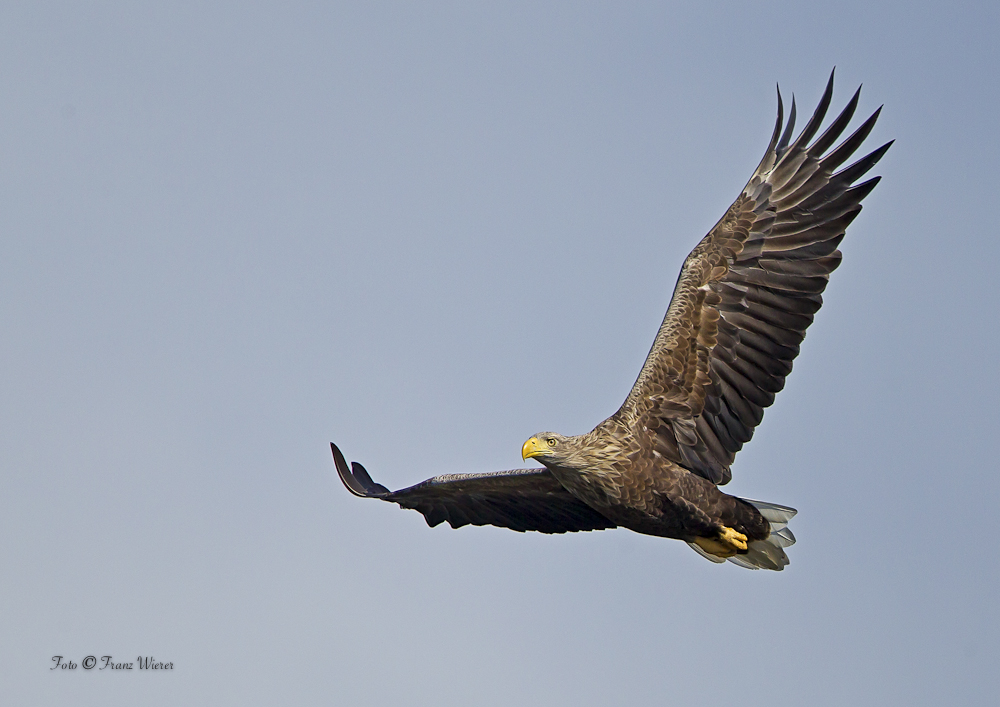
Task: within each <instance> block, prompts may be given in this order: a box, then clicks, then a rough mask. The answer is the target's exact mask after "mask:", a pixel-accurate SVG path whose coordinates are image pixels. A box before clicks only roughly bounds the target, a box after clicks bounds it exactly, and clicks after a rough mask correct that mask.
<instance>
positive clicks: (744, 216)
mask: <svg viewBox="0 0 1000 707" xmlns="http://www.w3.org/2000/svg"><path fill="white" fill-rule="evenodd" d="M860 92H861V89H860V88H859V89H858V91H857V92H856V93H855V94H854V97H853V98H852V99H851V100H850V102H849V103H848V104H847V107H846V108H844V110H843V112H842V113H841V114H840V115H839V116H838V117H837V118H836V120H834V121H833V123H831V124H830V126H829V127H828V128H827V129H826V130H825V131H824V132H823V134H822V135H820V136H819V137H818V138H816V140H815V141H813V142H812V143H811V144H810V141H811V140H812V139H813V137H814V136H815V135H816V133H817V132H818V130H819V127H820V124H821V123H822V122H823V118H824V116H825V115H826V111H827V108H828V107H829V105H830V99H831V97H832V95H833V74H832V73H831V75H830V81H829V83H828V84H827V87H826V91H825V92H824V94H823V97H822V99H821V100H820V103H819V106H818V107H817V108H816V112H815V113H814V114H813V116H812V118H811V119H810V120H809V123H808V124H807V125H806V126H805V128H803V130H802V132H801V133H800V134H799V136H798V137H797V138H796V139H795V141H794V142H792V143H791V144H789V140H790V138H791V135H792V130H793V127H794V124H795V101H794V99H793V101H792V108H791V112H790V115H789V119H788V124H787V126H785V128H784V131H782V122H783V115H782V103H781V93H780V92H779V93H778V119H777V121H776V123H775V127H774V134H773V135H772V137H771V143H770V145H768V148H767V152H766V153H765V154H764V158H763V159H762V160H761V163H760V165H759V166H758V167H757V170H756V171H755V172H754V175H753V177H752V178H751V179H750V181H749V183H748V184H747V185H746V187H745V188H744V189H743V192H742V193H741V194H740V196H739V197H738V198H737V199H736V201H735V202H734V203H733V205H732V206H731V207H730V208H729V210H728V211H727V212H726V214H725V216H723V217H722V219H721V220H720V221H719V222H718V223H717V224H716V225H715V226H714V227H713V228H712V230H711V231H710V232H709V233H708V235H707V236H705V238H704V239H702V241H701V242H700V243H699V244H698V245H697V246H696V247H695V249H694V250H693V251H691V254H690V255H688V257H687V259H686V260H685V262H684V267H683V268H682V270H681V274H680V277H679V278H678V281H677V285H676V287H675V289H674V295H673V299H672V300H671V302H670V307H669V308H668V310H667V313H666V316H665V317H664V319H663V324H662V325H661V326H660V330H659V332H658V333H657V335H656V339H655V341H654V342H653V347H652V349H651V350H650V352H649V356H648V357H647V358H646V362H645V364H644V365H643V367H642V370H641V372H640V373H639V378H638V380H636V383H635V386H634V387H633V388H632V391H631V393H629V396H628V399H626V401H625V403H624V404H623V405H622V407H621V409H620V410H619V411H618V412H617V413H616V414H615V416H613V417H612V418H611V419H610V420H609V422H616V423H618V424H624V425H626V426H628V427H629V428H630V429H631V430H632V432H633V434H634V435H635V436H638V437H640V439H641V443H642V444H643V445H644V446H646V447H647V448H648V449H650V450H651V451H656V452H659V453H660V454H662V455H664V456H667V457H668V458H670V459H673V460H675V461H677V462H679V463H681V464H683V465H684V466H685V467H687V468H688V469H690V470H692V471H694V472H695V473H697V474H699V475H701V476H703V477H705V478H706V479H708V480H710V481H712V482H714V483H717V484H724V483H726V482H727V481H729V480H730V478H731V473H730V470H729V466H730V464H731V463H732V461H733V459H734V457H735V456H736V453H737V452H738V451H739V450H740V449H741V448H742V447H743V444H744V443H745V442H747V441H749V440H750V438H751V437H752V436H753V431H754V428H755V427H756V426H757V425H758V424H760V421H761V418H762V417H763V414H764V408H766V407H768V406H769V405H770V404H771V403H772V402H774V395H775V393H777V392H778V391H779V390H781V389H782V387H784V384H785V377H786V376H787V375H788V374H789V372H791V370H792V360H793V359H794V358H795V356H796V355H797V354H798V352H799V344H800V343H801V342H802V339H803V337H804V336H805V331H806V328H807V327H808V326H809V324H810V323H811V322H812V320H813V315H814V314H815V313H816V311H817V310H818V309H819V308H820V305H821V304H822V303H823V299H822V292H823V290H824V289H825V288H826V283H827V281H828V280H829V276H830V273H831V272H832V271H833V270H834V269H836V267H837V266H838V265H839V264H840V258H841V254H840V251H839V250H837V246H838V245H839V244H840V241H841V240H842V239H843V237H844V230H845V229H846V228H847V226H848V225H849V224H850V223H851V221H853V220H854V217H855V216H857V215H858V213H859V212H860V211H861V200H862V199H864V198H865V197H866V196H867V195H868V194H869V193H870V192H871V190H872V189H874V188H875V185H876V184H877V183H878V181H879V179H880V177H875V178H873V179H869V180H868V181H866V182H864V183H862V184H858V185H857V186H853V185H854V183H855V182H856V181H857V180H858V179H860V178H861V177H862V176H863V175H864V174H865V173H867V172H868V171H869V170H870V169H871V168H872V167H873V166H874V165H875V163H876V162H878V161H879V159H881V157H882V155H884V154H885V152H886V150H888V149H889V146H890V145H891V144H892V143H891V142H889V143H886V144H885V145H883V146H881V147H879V148H878V149H877V150H875V151H873V152H871V153H869V154H868V155H865V156H864V157H862V158H861V159H859V160H858V161H857V162H855V163H854V164H852V165H850V166H849V167H847V168H845V169H843V170H841V171H839V172H838V171H836V170H837V169H839V168H840V166H841V165H842V164H843V163H844V162H846V161H847V160H848V159H849V158H850V157H851V155H852V154H853V153H854V152H855V150H857V149H858V147H859V146H860V145H861V143H862V142H864V140H865V138H866V137H867V136H868V134H869V133H870V132H871V130H872V127H874V125H875V121H876V120H877V119H878V115H879V111H881V108H879V110H877V111H875V113H874V114H873V115H872V116H871V117H869V118H868V120H866V121H865V122H864V123H863V124H862V125H861V126H860V127H859V128H858V129H857V130H856V131H855V132H854V133H853V134H852V135H851V136H850V137H848V138H847V139H846V140H844V141H843V142H842V143H841V144H840V145H838V146H837V147H836V148H834V149H832V150H831V149H830V148H831V147H832V146H833V145H834V143H835V142H836V141H837V140H838V139H839V137H840V135H841V134H842V133H843V131H844V129H845V128H846V127H847V124H848V123H849V122H850V120H851V118H852V116H853V115H854V110H855V108H856V107H857V104H858V97H859V95H860ZM644 432H645V433H646V434H645V435H643V433H644Z"/></svg>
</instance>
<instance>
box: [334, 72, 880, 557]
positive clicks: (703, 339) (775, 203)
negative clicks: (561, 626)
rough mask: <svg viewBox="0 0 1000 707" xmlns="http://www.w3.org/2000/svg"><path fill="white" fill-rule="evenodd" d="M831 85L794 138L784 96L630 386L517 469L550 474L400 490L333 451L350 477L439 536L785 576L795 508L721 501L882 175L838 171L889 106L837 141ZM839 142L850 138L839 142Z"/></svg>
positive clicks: (538, 440)
mask: <svg viewBox="0 0 1000 707" xmlns="http://www.w3.org/2000/svg"><path fill="white" fill-rule="evenodd" d="M832 95H833V74H831V75H830V80H829V82H828V83H827V87H826V91H825V92H824V94H823V97H822V98H821V99H820V102H819V105H818V106H817V108H816V110H815V112H814V113H813V115H812V117H811V118H810V120H809V121H808V122H807V124H806V125H805V127H804V128H803V129H802V131H801V132H800V133H799V134H798V135H797V136H796V137H795V138H794V139H792V135H793V130H794V124H795V101H794V100H793V101H792V106H791V110H790V112H789V118H788V122H787V124H786V123H785V121H784V114H783V106H782V101H781V94H780V92H779V94H778V117H777V120H776V122H775V127H774V132H773V134H772V136H771V141H770V144H769V145H768V147H767V150H766V151H765V153H764V157H763V158H762V159H761V162H760V164H759V165H758V166H757V169H756V170H754V172H753V175H752V176H751V178H750V180H749V181H748V182H747V185H746V186H745V187H744V188H743V190H742V192H740V194H739V195H738V196H737V197H736V199H735V201H733V203H732V205H731V206H730V207H729V208H728V209H727V210H726V212H725V213H724V214H723V216H722V218H721V219H719V221H718V222H717V223H716V224H715V225H714V226H713V227H712V228H711V230H709V232H708V234H707V235H705V237H704V238H702V239H701V241H699V242H698V244H697V245H696V246H695V247H694V249H693V250H692V251H691V253H690V254H689V255H688V257H687V258H686V259H685V261H684V264H683V266H682V268H681V272H680V275H679V276H678V278H677V282H676V285H675V286H674V291H673V296H672V298H671V300H670V304H669V306H668V308H667V312H666V314H665V316H664V318H663V322H662V324H661V325H660V328H659V331H658V332H657V334H656V337H655V339H654V341H653V345H652V347H651V349H650V351H649V354H648V355H647V357H646V360H645V363H644V364H643V366H642V368H641V369H640V371H639V375H638V377H637V379H636V382H635V384H634V385H633V386H632V389H631V391H629V393H628V396H627V397H626V398H625V401H624V403H622V405H621V407H620V408H619V409H618V411H617V412H615V414H614V415H612V416H611V417H609V418H608V419H606V420H604V421H603V422H601V423H600V424H598V425H597V426H596V427H595V428H594V429H593V430H591V431H590V432H588V433H586V434H583V435H577V436H571V437H567V436H563V435H560V434H556V433H554V432H541V433H538V434H536V435H533V436H532V437H530V438H529V439H528V441H526V442H525V443H524V446H523V447H522V449H521V456H522V457H523V458H524V459H534V460H536V461H537V462H540V463H541V464H542V467H541V468H532V469H514V470H511V471H500V472H490V473H478V474H446V475H441V476H435V477H433V478H430V479H427V480H426V481H423V482H421V483H419V484H416V485H415V486H411V487H409V488H406V489H401V490H399V491H390V490H389V489H387V488H386V487H384V486H382V485H380V484H377V483H375V482H374V481H372V479H371V477H370V476H369V475H368V472H367V471H366V470H365V468H364V467H363V466H361V465H360V464H358V463H357V462H354V463H353V464H351V465H350V466H348V464H347V461H346V459H345V458H344V455H343V454H342V453H341V452H340V450H339V449H338V448H337V447H336V445H331V449H332V451H333V456H334V461H335V463H336V467H337V471H338V473H339V474H340V478H341V480H342V481H343V482H344V484H345V486H347V488H348V490H350V491H351V492H352V493H354V494H355V495H357V496H362V497H366V498H379V499H382V500H385V501H390V502H393V503H397V504H399V505H400V506H402V507H403V508H412V509H415V510H417V511H419V512H420V513H422V514H423V515H424V517H425V519H426V520H427V523H428V524H429V525H431V526H435V525H438V524H440V523H442V522H444V521H447V522H448V523H449V524H450V525H451V526H452V527H454V528H459V527H461V526H463V525H469V524H472V525H495V526H499V527H503V528H510V529H512V530H516V531H520V532H524V531H529V530H531V531H537V532H542V533H566V532H576V531H586V530H603V529H609V528H615V527H619V526H620V527H623V528H628V529H630V530H633V531H635V532H638V533H643V534H646V535H656V536H659V537H666V538H676V539H679V540H683V541H686V542H688V543H689V544H690V545H691V547H692V548H694V549H695V550H696V551H697V552H698V553H699V554H701V555H702V556H703V557H705V558H707V559H709V560H712V561H713V562H723V561H725V560H727V559H728V560H729V561H731V562H733V563H735V564H737V565H740V566H742V567H747V568H751V569H771V570H781V569H783V568H784V567H785V566H786V565H787V564H788V556H787V555H786V554H785V550H784V548H786V547H788V546H790V545H791V544H793V543H794V542H795V537H794V536H793V535H792V533H791V531H790V530H789V529H788V528H787V527H786V526H787V523H788V521H789V520H790V519H791V518H792V516H793V515H795V512H796V511H795V510H794V509H791V508H788V507H786V506H780V505H777V504H773V503H766V502H762V501H750V500H748V499H743V498H738V497H736V496H731V495H729V494H726V493H724V492H723V491H722V490H720V489H719V486H721V485H724V484H726V483H727V482H728V481H729V480H730V479H731V478H732V471H731V466H732V464H733V461H734V459H735V457H736V454H737V453H738V452H739V451H740V449H742V448H743V445H744V444H745V443H746V442H748V441H750V439H751V437H752V436H753V432H754V429H755V428H756V427H757V425H759V424H760V423H761V420H762V419H763V415H764V410H765V409H766V408H767V407H769V406H770V405H771V404H772V403H773V402H774V398H775V395H776V394H777V393H778V392H779V391H780V390H781V389H782V388H783V387H784V384H785V378H786V377H787V376H788V375H789V373H791V370H792V361H793V360H794V359H795V357H796V356H797V355H798V353H799V346H800V344H801V343H802V339H803V338H804V337H805V332H806V329H807V328H808V327H809V325H810V324H811V323H812V321H813V318H814V316H815V314H816V312H817V311H818V310H819V309H820V307H821V305H822V303H823V299H822V293H823V291H824V290H825V288H826V285H827V283H828V281H829V277H830V273H832V272H833V271H834V270H835V269H836V268H837V266H838V265H839V264H840V260H841V253H840V250H838V246H839V245H840V243H841V241H842V240H843V238H844V234H845V231H846V229H847V227H848V226H849V225H850V224H851V222H852V221H853V220H854V218H855V217H856V216H857V215H858V213H860V211H861V201H862V200H863V199H864V198H865V197H866V196H867V195H868V194H869V193H871V191H872V189H874V188H875V185H876V184H878V182H879V179H880V177H873V178H870V179H868V180H867V181H864V182H862V183H860V184H858V183H856V182H857V181H858V180H859V179H860V178H861V177H862V176H864V175H865V174H866V173H867V172H868V171H869V170H871V169H872V167H873V166H874V165H875V164H876V163H877V162H878V161H879V160H880V159H881V158H882V156H883V155H884V154H885V152H886V151H887V150H888V149H889V146H890V145H891V144H892V143H891V142H889V143H886V144H884V145H882V146H881V147H879V148H877V149H875V150H873V151H872V152H870V153H868V154H867V155H865V156H863V157H861V158H860V159H857V160H856V161H855V162H853V163H851V164H849V165H848V166H846V167H842V166H843V165H844V163H845V162H847V161H848V160H849V159H850V158H851V157H852V155H853V154H854V153H855V151H856V150H857V149H858V148H859V147H860V146H861V144H862V143H863V142H864V141H865V139H866V138H867V137H868V135H869V133H870V132H871V130H872V128H873V127H874V125H875V121H876V120H877V119H878V116H879V112H880V111H881V108H880V109H879V110H877V111H875V113H874V114H872V115H871V116H870V117H869V118H868V119H867V120H865V121H864V122H863V123H862V124H861V125H860V126H859V127H858V128H856V129H855V130H854V132H853V133H851V134H850V135H849V136H848V137H846V138H843V139H841V135H843V133H844V131H845V129H846V127H847V125H848V124H849V123H850V121H851V118H852V117H853V115H854V111H855V109H856V108H857V104H858V99H859V95H860V89H859V90H858V91H857V92H855V94H854V95H853V97H852V98H851V100H850V101H849V102H848V103H847V106H846V107H845V108H844V109H843V111H841V113H840V114H839V115H838V116H837V117H836V118H834V119H833V120H832V121H831V122H830V124H829V125H828V126H827V127H826V128H825V130H823V131H822V132H820V127H821V125H822V123H823V120H824V118H825V116H826V112H827V109H828V108H829V106H830V102H831V99H832ZM838 140H839V141H840V142H839V143H838Z"/></svg>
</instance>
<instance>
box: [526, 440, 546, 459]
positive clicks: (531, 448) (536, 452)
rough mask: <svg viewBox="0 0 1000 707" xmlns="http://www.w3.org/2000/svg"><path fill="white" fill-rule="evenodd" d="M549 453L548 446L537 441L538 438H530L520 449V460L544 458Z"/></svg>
mask: <svg viewBox="0 0 1000 707" xmlns="http://www.w3.org/2000/svg"><path fill="white" fill-rule="evenodd" d="M550 451H552V450H551V449H550V448H549V445H547V444H545V442H543V441H542V440H540V439H538V437H532V438H531V439H529V440H528V441H527V442H525V443H524V445H523V446H522V447H521V459H531V458H533V457H541V456H545V455H546V454H547V453H548V452H550Z"/></svg>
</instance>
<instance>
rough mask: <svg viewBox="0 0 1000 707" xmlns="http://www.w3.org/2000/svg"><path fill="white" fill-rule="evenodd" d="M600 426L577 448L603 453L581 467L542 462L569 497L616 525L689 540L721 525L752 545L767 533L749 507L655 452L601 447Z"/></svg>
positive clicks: (763, 522)
mask: <svg viewBox="0 0 1000 707" xmlns="http://www.w3.org/2000/svg"><path fill="white" fill-rule="evenodd" d="M601 427H603V426H599V427H598V428H596V429H595V430H594V431H593V432H591V433H590V434H589V435H586V437H590V439H589V440H587V441H586V442H583V444H582V445H581V446H585V447H588V446H590V445H593V446H594V447H596V448H598V449H601V450H602V453H599V454H595V455H590V458H587V459H585V460H584V459H581V460H580V461H585V462H586V463H585V464H579V465H577V464H574V465H572V466H569V465H562V464H558V463H546V462H545V461H543V462H542V463H543V464H545V465H546V467H547V468H548V470H549V471H550V472H551V473H552V475H553V476H554V477H555V478H556V480H557V481H558V482H559V483H560V484H561V485H562V486H563V488H565V489H566V490H567V491H569V493H571V494H572V495H573V496H575V497H576V498H577V499H579V500H580V501H582V502H583V503H585V504H587V505H588V506H590V507H591V508H594V509H595V510H597V511H599V512H600V513H601V514H602V515H604V516H606V517H607V518H608V519H610V520H611V521H613V522H614V523H615V524H616V525H618V526H619V527H622V528H628V529H629V530H633V531H635V532H637V533H642V534H644V535H656V536H658V537H663V538H675V539H677V540H684V541H687V542H694V540H695V539H696V538H700V537H713V536H716V535H718V534H719V533H721V532H723V528H725V527H730V528H733V529H734V530H736V531H738V532H739V533H742V534H743V535H745V536H747V538H748V539H749V540H750V541H756V540H766V539H767V537H768V536H769V535H770V526H769V524H768V522H767V521H766V520H765V519H764V517H763V516H762V515H761V514H760V511H758V510H757V509H756V508H754V507H753V506H752V505H751V504H749V503H747V502H745V501H743V500H742V499H740V498H738V497H736V496H730V495H729V494H727V493H724V492H723V491H721V490H720V489H719V488H718V487H717V486H716V485H715V484H713V483H712V482H710V481H708V480H707V479H704V478H702V477H700V476H698V475H697V474H692V473H691V472H690V471H688V470H687V469H685V468H684V467H682V466H681V465H680V464H678V463H676V462H673V461H670V460H668V459H666V458H664V457H662V456H660V455H659V454H654V455H649V456H646V455H643V454H641V453H639V452H638V450H633V451H632V453H631V454H628V453H626V454H617V453H616V452H617V451H618V447H617V446H616V445H614V444H602V442H604V441H605V440H606V438H607V435H606V434H601V433H602V432H603V430H602V429H601ZM543 434H546V435H548V436H550V437H551V436H552V433H543ZM601 437H605V440H602V439H601Z"/></svg>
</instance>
